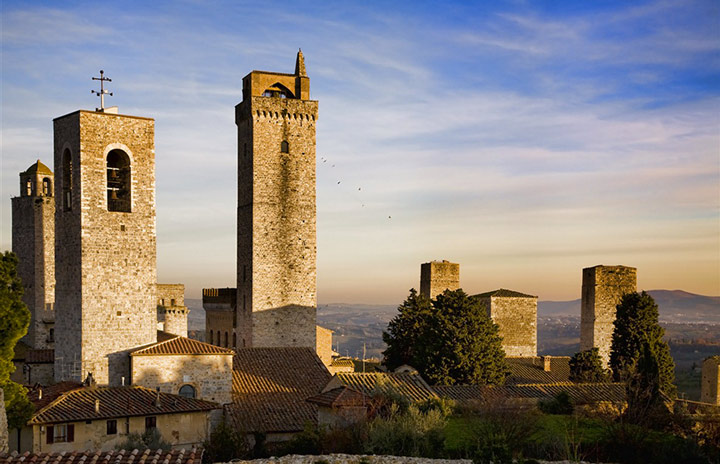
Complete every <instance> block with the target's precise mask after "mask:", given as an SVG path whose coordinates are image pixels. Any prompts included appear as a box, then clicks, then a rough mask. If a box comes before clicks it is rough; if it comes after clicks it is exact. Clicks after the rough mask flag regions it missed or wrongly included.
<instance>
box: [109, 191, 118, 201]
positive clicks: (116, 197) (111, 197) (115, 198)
mask: <svg viewBox="0 0 720 464" xmlns="http://www.w3.org/2000/svg"><path fill="white" fill-rule="evenodd" d="M110 199H111V200H117V199H118V196H117V190H110Z"/></svg>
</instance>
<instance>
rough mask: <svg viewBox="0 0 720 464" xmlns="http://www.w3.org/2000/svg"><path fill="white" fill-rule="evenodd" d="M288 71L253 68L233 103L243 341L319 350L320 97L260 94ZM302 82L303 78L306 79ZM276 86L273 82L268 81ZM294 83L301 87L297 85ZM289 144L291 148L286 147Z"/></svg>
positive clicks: (239, 328)
mask: <svg viewBox="0 0 720 464" xmlns="http://www.w3.org/2000/svg"><path fill="white" fill-rule="evenodd" d="M288 76H289V75H287V74H280V73H259V72H253V73H251V74H249V75H248V76H247V77H246V78H245V79H244V80H243V82H244V84H243V88H244V91H243V93H244V98H243V101H242V103H240V104H239V105H237V106H236V108H235V111H236V112H235V121H236V124H237V126H238V247H237V253H238V259H237V266H238V267H237V291H238V295H237V318H236V321H235V322H236V327H237V329H236V331H237V334H238V338H239V341H238V344H239V345H240V344H241V342H242V345H243V346H255V347H273V346H303V347H310V348H313V349H315V346H316V342H315V336H316V329H315V314H316V306H317V296H316V254H317V245H316V208H315V125H316V121H317V117H318V103H317V101H311V100H307V98H308V96H306V91H309V81H307V82H305V80H306V79H307V78H306V77H299V76H295V77H293V78H292V79H294V80H295V81H294V82H296V83H298V82H299V81H298V79H299V80H300V81H302V82H299V84H298V85H299V86H300V87H303V85H305V84H306V88H304V90H303V91H302V92H300V96H302V97H303V98H304V99H297V98H276V97H263V96H257V95H262V92H263V89H261V88H260V87H262V86H264V85H266V83H267V82H270V81H272V82H279V83H281V84H282V85H284V86H286V87H289V88H290V89H291V90H292V87H290V86H291V84H290V82H285V81H287V79H289V77H288ZM303 82H304V84H303ZM271 85H272V84H271ZM295 87H296V88H299V87H298V86H297V85H296V86H295ZM283 142H287V153H283V152H282V151H283Z"/></svg>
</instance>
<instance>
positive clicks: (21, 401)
mask: <svg viewBox="0 0 720 464" xmlns="http://www.w3.org/2000/svg"><path fill="white" fill-rule="evenodd" d="M0 258H1V259H0V387H1V388H2V389H3V392H4V394H5V410H6V412H7V417H8V426H9V427H11V428H19V427H22V426H24V425H25V424H26V423H27V421H28V420H29V419H30V416H31V415H32V404H31V403H30V401H29V400H28V398H27V392H26V391H25V389H24V388H23V387H22V386H20V385H18V384H17V383H15V382H13V381H11V380H10V374H12V373H13V371H14V370H15V365H14V364H13V362H12V358H13V355H14V351H15V345H16V344H17V342H18V340H20V338H21V337H22V336H24V335H25V334H26V333H27V329H28V326H29V325H30V311H28V309H27V307H26V306H25V303H23V302H22V294H23V286H22V282H21V281H20V278H19V277H18V275H17V264H18V259H17V256H15V254H14V253H11V252H9V251H6V252H4V253H3V254H2V255H0Z"/></svg>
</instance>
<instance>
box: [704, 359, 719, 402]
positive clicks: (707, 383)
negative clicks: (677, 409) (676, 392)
mask: <svg viewBox="0 0 720 464" xmlns="http://www.w3.org/2000/svg"><path fill="white" fill-rule="evenodd" d="M700 401H701V402H703V403H711V404H714V405H716V406H720V356H710V357H708V358H706V359H705V361H703V364H702V385H701V387H700Z"/></svg>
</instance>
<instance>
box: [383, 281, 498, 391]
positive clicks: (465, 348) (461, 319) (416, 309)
mask: <svg viewBox="0 0 720 464" xmlns="http://www.w3.org/2000/svg"><path fill="white" fill-rule="evenodd" d="M398 309H399V311H400V314H399V315H398V316H397V317H396V318H395V319H393V320H392V321H391V322H390V325H389V326H388V333H387V336H384V337H383V339H384V340H385V343H387V344H388V349H387V350H386V351H385V353H384V354H385V361H384V363H385V365H387V366H388V367H390V368H393V367H396V366H397V365H400V364H404V363H407V364H410V365H412V366H413V367H415V368H416V369H417V370H418V371H419V372H420V374H422V375H423V377H425V378H426V379H428V380H429V381H430V382H432V383H437V384H446V385H451V384H500V383H502V382H503V381H504V380H505V377H506V376H507V374H508V373H509V370H508V367H507V364H506V363H505V353H504V351H503V349H502V339H501V338H500V336H499V335H498V326H497V325H496V324H495V323H493V322H492V320H491V319H490V317H489V316H488V314H487V311H486V310H485V307H484V305H483V304H482V303H481V302H480V301H478V300H477V299H475V298H472V297H470V296H468V295H467V294H466V293H465V292H463V291H462V290H454V291H451V290H446V291H445V292H444V293H442V294H441V295H438V296H437V298H436V299H435V300H427V299H425V298H423V297H421V296H418V295H417V293H416V292H415V291H414V290H411V291H410V296H409V297H408V299H407V300H406V301H405V303H403V304H402V305H401V306H400V308H398Z"/></svg>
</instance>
